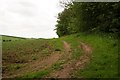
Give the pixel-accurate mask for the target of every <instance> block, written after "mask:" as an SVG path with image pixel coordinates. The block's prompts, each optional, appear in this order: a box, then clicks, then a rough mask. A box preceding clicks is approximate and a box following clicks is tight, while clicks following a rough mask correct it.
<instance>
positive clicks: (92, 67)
mask: <svg viewBox="0 0 120 80" xmlns="http://www.w3.org/2000/svg"><path fill="white" fill-rule="evenodd" d="M78 35H79V36H78ZM78 35H77V36H76V37H77V38H80V39H81V40H82V41H83V42H86V43H88V44H90V45H91V46H92V48H93V53H92V58H91V61H90V64H87V65H86V67H85V69H84V70H82V71H81V70H78V71H76V73H75V77H79V76H83V77H86V78H114V77H118V43H117V39H113V38H110V37H109V36H105V37H103V36H100V35H95V34H91V35H86V34H78ZM74 37H75V36H74Z"/></svg>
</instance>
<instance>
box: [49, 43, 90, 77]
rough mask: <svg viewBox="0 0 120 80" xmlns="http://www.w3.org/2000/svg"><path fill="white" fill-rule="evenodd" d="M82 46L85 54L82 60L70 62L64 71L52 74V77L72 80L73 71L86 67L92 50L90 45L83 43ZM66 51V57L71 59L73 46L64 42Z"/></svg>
mask: <svg viewBox="0 0 120 80" xmlns="http://www.w3.org/2000/svg"><path fill="white" fill-rule="evenodd" d="M80 46H81V48H82V49H83V51H84V54H83V55H82V56H81V57H80V59H79V60H77V61H72V60H70V61H69V62H68V63H66V64H64V65H63V69H62V70H59V71H55V72H53V73H51V74H50V76H51V77H55V78H70V77H71V76H70V75H71V72H73V70H75V69H77V68H79V69H80V68H83V67H84V65H85V64H86V63H87V62H88V61H89V60H90V56H91V53H92V48H91V47H90V46H89V45H87V44H85V43H82V42H81V44H80ZM64 49H65V52H66V54H68V55H66V57H70V54H71V52H70V51H71V46H70V44H68V43H67V42H65V41H64Z"/></svg>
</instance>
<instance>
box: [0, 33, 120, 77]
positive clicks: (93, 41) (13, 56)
mask: <svg viewBox="0 0 120 80" xmlns="http://www.w3.org/2000/svg"><path fill="white" fill-rule="evenodd" d="M4 39H7V40H11V41H8V42H3V48H2V50H3V52H2V54H3V56H2V57H3V58H2V62H3V77H8V76H11V75H14V74H15V73H16V74H17V72H19V71H20V72H21V73H22V70H24V68H25V67H27V66H31V65H37V66H41V65H43V67H44V68H40V69H39V70H34V69H33V71H34V72H29V69H28V72H27V70H26V73H24V74H23V75H22V76H18V77H23V78H24V77H25V78H41V77H47V76H49V77H51V76H50V74H51V73H53V72H54V71H60V70H62V69H63V65H64V64H66V63H67V62H69V61H71V60H72V61H75V60H79V58H80V57H81V55H83V54H84V51H83V50H82V48H79V46H80V44H81V42H84V43H86V44H89V45H90V46H91V47H92V54H91V58H90V61H89V62H88V63H86V65H85V66H84V69H82V70H81V69H79V68H78V69H75V70H73V72H72V74H71V75H70V76H71V77H77V78H78V77H83V78H117V77H118V40H117V39H114V38H112V37H110V36H108V35H107V36H103V35H102V36H101V35H97V34H90V35H87V34H84V33H79V34H73V35H69V36H64V37H61V38H57V39H21V38H15V40H14V39H13V38H11V37H7V38H6V37H5V36H3V40H4ZM63 41H66V42H67V43H69V44H70V46H71V52H70V53H71V54H72V55H71V57H70V59H67V56H64V54H65V49H64V45H63ZM54 54H55V55H57V54H58V55H63V56H62V58H59V59H58V60H57V59H56V58H55V59H56V62H54V63H52V58H51V56H52V55H54ZM48 58H51V61H49V59H48ZM53 59H54V58H53ZM37 61H38V62H37ZM41 61H43V62H44V61H45V62H44V63H45V64H44V63H41V64H40V62H41ZM46 61H48V62H46ZM53 61H54V60H53ZM37 63H38V64H40V65H38V64H37ZM50 63H51V64H50ZM47 65H50V66H47ZM37 66H35V67H37ZM45 67H46V68H45ZM36 69H37V68H36ZM30 71H32V70H30Z"/></svg>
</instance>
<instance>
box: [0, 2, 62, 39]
mask: <svg viewBox="0 0 120 80" xmlns="http://www.w3.org/2000/svg"><path fill="white" fill-rule="evenodd" d="M61 11H62V9H61V7H60V6H59V0H0V34H3V35H11V36H20V37H29V38H31V37H33V38H53V37H58V36H57V34H56V31H54V29H55V24H56V20H57V18H56V16H57V14H58V13H59V12H61Z"/></svg>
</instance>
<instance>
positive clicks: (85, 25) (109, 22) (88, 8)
mask: <svg viewBox="0 0 120 80" xmlns="http://www.w3.org/2000/svg"><path fill="white" fill-rule="evenodd" d="M56 30H57V34H58V36H59V37H61V36H64V35H69V34H74V33H79V32H85V33H111V34H115V35H118V33H119V31H120V3H119V2H111V3H108V2H104V3H103V2H94V3H93V2H89V3H87V2H69V3H67V4H64V10H63V11H62V12H61V13H59V14H58V18H57V24H56Z"/></svg>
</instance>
